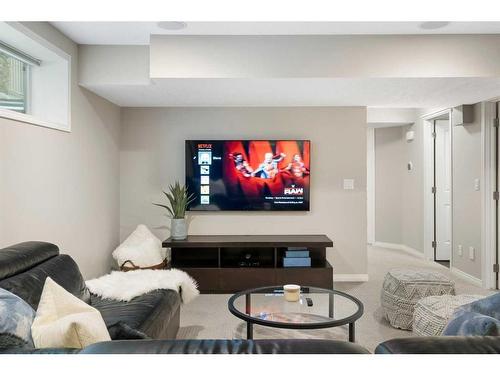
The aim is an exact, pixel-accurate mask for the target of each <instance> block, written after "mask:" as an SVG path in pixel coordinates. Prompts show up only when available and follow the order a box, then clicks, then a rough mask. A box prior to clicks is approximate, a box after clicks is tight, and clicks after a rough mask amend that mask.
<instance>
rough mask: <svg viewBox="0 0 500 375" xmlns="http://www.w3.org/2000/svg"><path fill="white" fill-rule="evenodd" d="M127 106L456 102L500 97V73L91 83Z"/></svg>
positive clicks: (432, 104) (428, 104) (415, 105)
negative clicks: (493, 75) (489, 75)
mask: <svg viewBox="0 0 500 375" xmlns="http://www.w3.org/2000/svg"><path fill="white" fill-rule="evenodd" d="M86 87H87V88H88V89H89V90H91V91H93V92H95V93H96V94H98V95H100V96H102V97H104V98H106V99H108V100H110V101H111V102H113V103H115V104H117V105H119V106H123V107H161V106H374V107H400V108H406V107H411V108H429V107H452V106H456V105H460V104H469V103H477V102H479V101H481V100H486V99H490V98H494V97H500V78H498V79H497V78H491V79H490V78H359V79H356V78H354V79H351V78H347V79H322V78H319V79H298V78H297V79H161V80H154V81H152V82H151V84H150V85H105V84H104V85H91V86H86Z"/></svg>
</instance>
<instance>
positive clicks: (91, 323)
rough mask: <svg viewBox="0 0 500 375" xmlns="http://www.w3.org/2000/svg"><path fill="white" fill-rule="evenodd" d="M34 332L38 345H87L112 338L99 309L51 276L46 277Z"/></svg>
mask: <svg viewBox="0 0 500 375" xmlns="http://www.w3.org/2000/svg"><path fill="white" fill-rule="evenodd" d="M31 333H32V336H33V342H34V343H35V347H36V348H60V347H63V348H84V347H86V346H88V345H91V344H95V343H96V342H102V341H110V340H111V338H110V337H109V333H108V330H107V329H106V325H105V323H104V320H103V319H102V317H101V314H100V313H99V311H98V310H96V309H95V308H93V307H92V306H90V305H88V304H87V303H85V302H83V301H82V300H81V299H79V298H77V297H75V296H74V295H72V294H71V293H69V292H67V291H66V290H65V289H64V288H63V287H61V286H59V285H57V283H56V282H54V281H53V280H52V279H51V278H50V277H47V278H46V280H45V286H44V288H43V292H42V296H41V298H40V303H39V305H38V310H37V312H36V317H35V319H34V321H33V325H32V326H31Z"/></svg>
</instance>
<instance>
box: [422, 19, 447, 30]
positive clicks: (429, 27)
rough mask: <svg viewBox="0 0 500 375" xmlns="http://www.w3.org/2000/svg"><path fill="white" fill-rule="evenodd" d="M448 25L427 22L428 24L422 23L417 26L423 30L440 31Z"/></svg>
mask: <svg viewBox="0 0 500 375" xmlns="http://www.w3.org/2000/svg"><path fill="white" fill-rule="evenodd" d="M449 24H450V23H449V22H446V21H428V22H422V23H421V24H420V25H418V26H419V27H420V28H421V29H424V30H436V29H441V28H443V27H446V26H448V25H449Z"/></svg>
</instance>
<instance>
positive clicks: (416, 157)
mask: <svg viewBox="0 0 500 375" xmlns="http://www.w3.org/2000/svg"><path fill="white" fill-rule="evenodd" d="M408 130H412V131H414V132H415V138H414V139H413V141H411V142H406V139H405V136H406V132H407V131H408ZM402 136H403V144H404V151H405V152H404V160H403V164H404V171H403V182H402V197H401V198H402V203H401V207H402V210H403V212H402V215H401V222H402V225H401V226H402V244H403V245H406V246H409V247H411V248H412V249H415V250H418V251H420V252H422V253H423V252H424V243H423V241H424V137H423V121H422V120H421V119H417V120H416V121H415V123H414V124H413V125H408V126H405V127H403V134H402ZM410 161H411V162H412V164H413V169H412V170H411V171H408V170H407V169H406V163H407V162H410Z"/></svg>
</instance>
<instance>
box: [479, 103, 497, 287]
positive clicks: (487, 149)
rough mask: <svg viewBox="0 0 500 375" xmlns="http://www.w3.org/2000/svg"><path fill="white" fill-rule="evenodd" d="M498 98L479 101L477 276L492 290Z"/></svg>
mask: <svg viewBox="0 0 500 375" xmlns="http://www.w3.org/2000/svg"><path fill="white" fill-rule="evenodd" d="M499 101H500V98H495V99H492V100H489V101H486V102H482V103H481V132H482V139H481V143H482V144H481V147H482V155H481V164H482V168H481V181H482V185H483V187H484V188H483V189H482V195H481V206H482V215H483V217H482V220H483V225H482V231H481V248H482V262H481V263H482V264H481V279H482V286H483V288H487V289H495V288H496V287H497V285H496V283H497V277H496V274H495V272H493V264H495V263H496V262H497V259H496V257H497V245H496V241H497V237H496V236H497V218H496V201H495V200H494V199H493V193H494V191H495V189H496V144H495V127H494V121H495V118H496V116H497V113H496V103H497V102H499Z"/></svg>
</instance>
